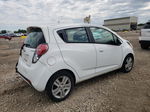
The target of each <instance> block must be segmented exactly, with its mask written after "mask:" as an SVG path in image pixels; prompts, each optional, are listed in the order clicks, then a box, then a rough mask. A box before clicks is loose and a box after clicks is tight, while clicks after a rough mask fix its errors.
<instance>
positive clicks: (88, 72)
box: [57, 27, 96, 78]
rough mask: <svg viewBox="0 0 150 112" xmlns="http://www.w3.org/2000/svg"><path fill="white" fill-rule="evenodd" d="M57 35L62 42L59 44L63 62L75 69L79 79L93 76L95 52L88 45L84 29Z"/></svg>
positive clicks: (71, 29)
mask: <svg viewBox="0 0 150 112" xmlns="http://www.w3.org/2000/svg"><path fill="white" fill-rule="evenodd" d="M57 33H58V35H59V38H62V40H63V41H64V43H61V44H59V47H60V50H61V53H62V56H63V59H64V61H65V62H66V63H67V64H68V65H69V66H71V67H72V68H73V69H75V70H76V71H77V73H78V75H79V77H81V78H83V77H90V76H92V75H94V73H95V67H96V50H95V48H94V45H93V44H92V43H90V39H89V35H88V32H87V30H86V28H84V27H77V28H68V29H63V30H60V31H57ZM63 36H64V37H63Z"/></svg>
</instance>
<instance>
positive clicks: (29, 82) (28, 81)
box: [15, 62, 33, 87]
mask: <svg viewBox="0 0 150 112" xmlns="http://www.w3.org/2000/svg"><path fill="white" fill-rule="evenodd" d="M17 65H18V62H17V64H16V67H15V69H16V73H18V74H19V76H20V77H21V78H23V79H24V80H25V81H26V82H27V83H28V84H29V85H30V86H32V83H31V81H30V80H29V79H27V78H26V77H25V76H23V75H22V74H21V73H20V72H19V71H18V69H17ZM32 87H33V86H32Z"/></svg>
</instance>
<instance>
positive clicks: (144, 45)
mask: <svg viewBox="0 0 150 112" xmlns="http://www.w3.org/2000/svg"><path fill="white" fill-rule="evenodd" d="M148 47H149V46H148V45H146V44H142V43H141V48H142V49H148Z"/></svg>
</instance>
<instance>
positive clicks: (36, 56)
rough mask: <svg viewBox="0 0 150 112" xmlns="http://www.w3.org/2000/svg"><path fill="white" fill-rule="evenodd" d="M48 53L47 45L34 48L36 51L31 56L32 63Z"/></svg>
mask: <svg viewBox="0 0 150 112" xmlns="http://www.w3.org/2000/svg"><path fill="white" fill-rule="evenodd" d="M47 51H48V45H47V44H40V45H39V46H38V47H37V48H36V51H35V53H34V56H33V60H32V62H33V63H36V62H37V61H38V60H39V58H40V57H41V56H42V55H43V54H45V53H46V52H47Z"/></svg>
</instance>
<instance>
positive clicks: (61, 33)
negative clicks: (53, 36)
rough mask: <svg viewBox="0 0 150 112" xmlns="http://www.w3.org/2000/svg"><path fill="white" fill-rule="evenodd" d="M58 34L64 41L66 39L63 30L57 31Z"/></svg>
mask: <svg viewBox="0 0 150 112" xmlns="http://www.w3.org/2000/svg"><path fill="white" fill-rule="evenodd" d="M57 34H58V35H59V37H60V38H61V39H62V40H63V41H65V38H64V34H63V30H59V31H57Z"/></svg>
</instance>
